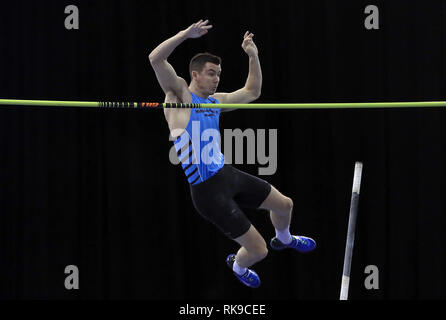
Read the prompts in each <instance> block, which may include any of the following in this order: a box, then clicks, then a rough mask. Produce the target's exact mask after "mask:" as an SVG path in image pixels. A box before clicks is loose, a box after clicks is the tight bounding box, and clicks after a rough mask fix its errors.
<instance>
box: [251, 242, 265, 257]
mask: <svg viewBox="0 0 446 320" xmlns="http://www.w3.org/2000/svg"><path fill="white" fill-rule="evenodd" d="M252 253H253V254H254V255H255V256H256V258H257V260H262V259H264V258H265V257H266V256H267V255H268V248H267V246H266V243H265V241H262V242H261V243H259V244H258V245H257V246H255V248H254V250H253V252H252Z"/></svg>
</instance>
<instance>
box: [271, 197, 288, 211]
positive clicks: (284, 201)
mask: <svg viewBox="0 0 446 320" xmlns="http://www.w3.org/2000/svg"><path fill="white" fill-rule="evenodd" d="M292 210H293V200H291V198H288V197H283V198H282V199H280V203H279V205H278V206H277V208H276V210H273V211H274V212H276V213H278V214H279V215H288V214H289V213H290V212H291V211H292Z"/></svg>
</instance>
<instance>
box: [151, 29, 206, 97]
mask: <svg viewBox="0 0 446 320" xmlns="http://www.w3.org/2000/svg"><path fill="white" fill-rule="evenodd" d="M207 23H208V20H206V21H203V20H200V21H198V22H197V23H194V24H192V25H191V26H190V27H189V28H187V29H185V30H182V31H180V32H179V33H177V34H176V35H175V36H173V37H171V38H169V39H167V40H166V41H164V42H163V43H161V44H160V45H159V46H158V47H156V48H155V49H154V50H153V51H152V52H151V53H150V54H149V60H150V64H151V65H152V68H153V70H154V71H155V74H156V78H157V79H158V82H159V84H160V85H161V88H162V89H163V91H164V93H167V92H169V91H173V92H175V93H177V94H178V95H180V94H181V89H182V87H183V86H184V85H186V86H187V84H186V82H185V81H184V79H182V78H180V77H178V76H177V74H176V72H175V70H174V68H173V67H172V66H171V65H170V63H168V62H167V58H168V57H169V56H170V54H171V53H172V52H173V50H175V48H176V47H177V46H179V45H180V44H181V43H182V42H183V41H185V40H186V39H189V38H199V37H201V36H202V35H204V34H206V33H207V32H208V29H210V28H212V26H211V25H210V26H207V25H206V24H207Z"/></svg>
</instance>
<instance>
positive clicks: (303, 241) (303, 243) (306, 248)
mask: <svg viewBox="0 0 446 320" xmlns="http://www.w3.org/2000/svg"><path fill="white" fill-rule="evenodd" d="M292 237H293V240H291V242H290V243H288V244H284V243H282V241H280V240H279V239H277V238H276V237H274V238H272V239H271V242H270V245H271V248H273V249H274V250H283V249H287V248H291V249H296V250H297V251H299V252H310V251H312V250H314V249H315V248H316V241H314V240H313V239H311V238H308V237H304V236H292Z"/></svg>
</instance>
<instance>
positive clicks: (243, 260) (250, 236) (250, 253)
mask: <svg viewBox="0 0 446 320" xmlns="http://www.w3.org/2000/svg"><path fill="white" fill-rule="evenodd" d="M234 240H235V241H236V242H238V243H239V244H240V245H241V248H240V249H239V251H238V252H237V255H236V256H235V261H236V262H237V264H238V265H239V266H240V267H242V268H247V267H250V266H252V265H253V264H255V263H256V262H259V261H260V260H262V259H263V258H265V257H266V256H267V254H268V249H267V247H266V242H265V240H264V239H263V237H262V236H261V235H260V233H259V232H258V231H257V229H256V228H254V226H253V225H251V227H250V228H249V230H248V231H247V232H245V233H244V234H243V235H241V236H240V237H237V238H235V239H234Z"/></svg>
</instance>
